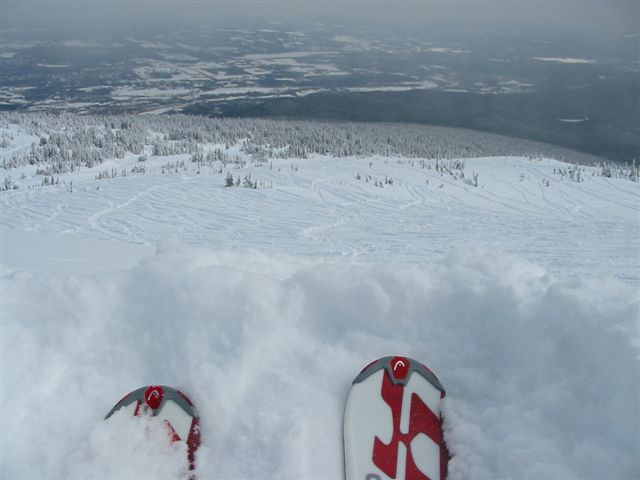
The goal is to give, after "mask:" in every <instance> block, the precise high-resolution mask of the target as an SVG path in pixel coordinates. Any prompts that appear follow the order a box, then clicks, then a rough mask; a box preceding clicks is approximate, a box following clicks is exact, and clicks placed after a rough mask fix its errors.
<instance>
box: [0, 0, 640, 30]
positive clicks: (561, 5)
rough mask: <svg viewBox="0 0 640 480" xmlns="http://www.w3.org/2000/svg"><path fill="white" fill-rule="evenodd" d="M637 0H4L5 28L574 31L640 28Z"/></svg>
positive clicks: (2, 6)
mask: <svg viewBox="0 0 640 480" xmlns="http://www.w3.org/2000/svg"><path fill="white" fill-rule="evenodd" d="M639 4H640V2H638V1H637V0H551V1H546V0H538V1H531V0H529V1H524V0H513V1H485V0H475V1H468V0H460V1H446V2H443V1H414V2H402V1H398V2H391V1H377V2H373V1H348V2H338V1H310V0H307V1H300V0H298V1H295V2H293V1H291V2H283V1H279V2H270V1H252V2H247V1H244V2H243V1H234V2H220V1H188V0H185V1H182V2H174V1H123V0H111V1H98V0H76V1H67V0H65V1H57V0H49V1H46V0H38V1H31V0H0V6H1V8H0V14H1V16H2V28H3V29H10V28H12V27H16V28H25V27H37V28H41V27H44V26H47V27H51V28H52V29H54V30H60V31H64V32H68V33H69V34H73V33H76V32H77V33H84V34H87V33H89V34H90V33H91V32H96V33H98V32H100V33H102V32H105V31H108V30H109V29H115V28H119V29H122V28H123V27H124V28H140V29H145V30H146V29H148V28H152V27H161V28H166V26H169V25H172V24H178V25H183V24H202V23H211V22H214V21H217V22H220V21H222V22H225V21H228V22H233V23H235V24H237V23H241V22H242V21H251V22H256V21H258V22H260V21H264V22H267V21H274V20H283V21H287V22H293V23H295V22H296V21H300V22H302V21H304V22H306V21H309V20H316V21H321V22H325V23H336V24H346V25H349V24H353V23H357V24H361V25H368V26H372V27H376V28H386V27H388V28H390V29H401V28H403V27H406V28H411V29H415V28H420V27H422V26H424V27H425V28H430V27H437V26H441V27H445V28H449V27H456V26H461V27H472V26H477V27H480V28H485V27H513V26H516V27H522V26H532V27H539V26H543V27H546V28H554V29H555V28H560V29H564V30H570V31H572V32H576V31H579V32H582V33H590V32H593V33H605V34H624V33H638V32H639V31H640V18H639Z"/></svg>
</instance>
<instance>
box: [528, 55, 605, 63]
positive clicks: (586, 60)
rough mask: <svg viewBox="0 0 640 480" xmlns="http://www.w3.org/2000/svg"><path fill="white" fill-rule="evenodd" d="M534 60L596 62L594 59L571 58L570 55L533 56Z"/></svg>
mask: <svg viewBox="0 0 640 480" xmlns="http://www.w3.org/2000/svg"><path fill="white" fill-rule="evenodd" d="M533 59H534V60H538V61H539V62H554V63H573V64H591V63H596V61H595V60H590V59H584V58H571V57H533Z"/></svg>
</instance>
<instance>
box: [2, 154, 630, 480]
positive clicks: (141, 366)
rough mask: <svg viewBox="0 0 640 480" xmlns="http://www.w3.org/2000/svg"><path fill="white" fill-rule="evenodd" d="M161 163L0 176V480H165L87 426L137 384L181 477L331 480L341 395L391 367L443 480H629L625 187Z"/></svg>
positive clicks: (358, 163)
mask: <svg viewBox="0 0 640 480" xmlns="http://www.w3.org/2000/svg"><path fill="white" fill-rule="evenodd" d="M179 159H187V156H176V157H169V160H170V161H176V160H179ZM167 161H168V157H162V158H151V159H150V160H149V161H148V162H146V169H147V173H145V174H144V175H129V176H127V177H118V178H115V179H109V180H102V181H99V180H95V176H96V175H97V173H98V172H100V171H102V170H104V169H105V168H111V166H112V165H110V164H109V165H104V164H103V165H101V166H98V167H95V168H94V169H86V168H84V169H81V170H80V171H77V172H74V173H69V174H63V175H60V178H61V183H60V184H59V185H56V186H52V187H36V184H37V181H39V178H38V177H33V172H32V171H31V170H29V169H28V167H21V168H20V169H15V170H14V171H10V172H8V173H9V174H11V175H12V177H13V178H15V179H18V178H20V172H24V173H25V178H24V179H21V180H20V182H21V183H20V190H17V191H8V192H2V194H1V196H0V207H1V208H2V215H1V217H0V227H1V231H0V232H1V234H2V237H1V242H0V243H1V244H2V251H1V253H2V256H1V262H0V263H1V266H2V270H1V276H0V280H1V285H2V288H1V292H0V293H1V300H0V304H1V312H0V313H1V316H0V318H1V328H2V330H1V348H2V359H1V360H2V362H1V368H2V371H1V376H2V393H1V405H0V407H1V411H2V429H1V433H2V442H1V444H2V447H1V448H2V462H1V471H0V476H1V477H2V478H87V477H90V478H180V477H186V455H185V453H184V451H183V450H181V446H180V445H176V444H169V443H167V442H166V438H165V437H164V436H163V435H160V434H157V432H156V431H157V430H158V429H160V428H161V426H160V425H157V424H155V423H154V422H153V419H149V418H139V419H130V418H125V417H124V416H123V415H116V416H114V417H113V418H111V419H110V420H109V421H106V422H105V421H102V419H103V418H104V415H105V414H106V413H107V412H108V411H109V410H110V409H111V407H112V406H113V405H114V404H115V403H116V402H117V401H118V400H119V399H120V398H121V397H122V396H123V395H124V394H125V393H127V392H129V391H131V390H133V389H135V388H137V387H140V386H143V385H147V384H166V385H172V386H174V387H176V388H179V389H181V390H183V391H184V392H185V393H186V394H187V395H189V397H190V398H191V399H192V400H193V401H194V403H195V404H196V406H197V408H198V410H199V412H200V415H201V422H202V442H203V443H202V447H201V449H200V450H199V454H198V457H197V472H196V473H197V475H198V478H217V479H239V478H242V479H245V478H246V479H249V478H255V479H257V478H261V479H262V478H272V479H300V478H304V479H328V478H333V479H338V478H342V477H343V464H342V462H343V460H342V447H341V435H342V432H341V429H342V414H343V410H344V406H345V401H346V397H347V393H348V389H349V385H350V383H351V381H352V380H353V378H354V377H355V376H356V374H357V373H358V372H359V371H360V369H361V368H362V367H364V365H366V364H368V363H369V362H370V361H371V360H373V359H375V358H376V357H379V356H384V355H393V354H403V355H407V356H411V357H415V358H417V359H420V360H422V361H424V362H425V363H426V364H427V365H428V366H429V367H431V368H432V369H433V370H434V371H435V372H436V374H437V375H438V377H439V378H440V380H441V381H442V382H443V384H444V386H445V387H446V388H447V399H446V401H445V404H444V412H445V418H446V425H445V427H446V439H447V441H448V445H449V448H450V450H451V453H452V454H453V458H452V460H451V463H450V475H449V478H451V479H452V480H457V479H467V478H473V479H496V478H519V479H529V478H531V479H533V478H536V479H538V478H566V479H586V478H615V479H631V478H635V477H636V476H637V472H638V471H640V459H639V458H638V455H637V448H638V445H639V442H640V433H639V432H640V409H638V398H639V395H640V376H639V375H638V371H639V370H638V368H639V367H640V365H639V361H640V323H639V318H640V298H639V295H638V287H639V286H640V275H639V273H640V255H639V252H638V249H637V238H639V234H640V221H639V220H640V218H639V212H640V202H638V200H639V198H640V190H639V186H638V184H637V183H634V182H631V181H629V180H625V179H620V178H605V177H601V176H598V175H595V172H596V169H595V168H591V167H585V168H584V173H583V176H582V178H583V181H582V182H580V183H578V182H574V181H571V180H570V179H569V178H568V177H566V176H560V175H558V174H554V169H560V168H567V167H568V166H567V165H564V164H561V163H559V162H557V161H554V160H539V161H531V160H526V159H521V158H512V157H504V158H484V159H473V160H467V161H466V167H465V169H466V170H465V171H466V173H467V175H466V176H467V177H468V178H467V180H468V179H469V178H470V177H471V173H472V172H476V173H478V178H479V186H478V187H474V186H473V185H471V184H470V182H469V181H464V180H462V179H460V178H457V179H456V178H453V176H451V175H448V174H445V175H441V174H440V173H438V172H436V171H435V170H434V169H424V168H421V167H419V166H418V161H417V160H416V161H415V162H410V161H409V160H407V159H385V158H366V159H359V158H346V159H331V158H326V157H320V156H317V157H313V158H310V159H306V160H296V161H291V160H273V163H272V168H270V167H269V166H268V165H263V166H256V165H252V164H250V163H249V164H247V165H246V166H245V167H242V168H238V169H233V168H231V167H230V171H231V173H232V174H233V175H234V176H236V177H237V176H242V177H244V176H245V175H247V174H248V173H251V174H252V178H253V179H257V180H259V182H260V186H259V188H257V189H255V190H253V189H245V188H225V187H224V186H223V184H224V175H225V174H226V171H225V172H224V173H222V174H218V173H216V168H217V167H214V168H208V167H203V168H202V169H201V173H200V174H197V173H196V172H195V166H194V165H192V164H190V163H189V162H187V163H188V168H187V169H186V170H179V171H178V172H177V173H166V172H165V173H164V174H163V173H161V165H162V164H164V163H166V162H167ZM135 162H136V160H135V159H134V158H133V157H132V156H128V157H127V158H125V159H124V160H113V165H114V166H115V165H117V169H118V170H120V168H124V166H127V167H131V166H132V165H133V164H134V163H135ZM357 173H359V174H360V176H361V179H360V180H358V179H356V174H357ZM592 173H593V175H592ZM2 175H3V176H4V175H7V172H2ZM368 175H369V176H371V180H370V181H369V182H367V181H365V178H366V177H367V176H368ZM386 177H392V178H393V183H392V184H385V185H384V188H381V187H379V186H375V185H374V183H373V181H374V179H375V180H379V181H380V182H381V183H382V180H384V179H385V178H386ZM547 180H548V181H549V186H546V181H547ZM71 181H73V191H70V190H71V189H70V188H69V186H70V182H71ZM30 187H31V188H30ZM98 187H99V188H98ZM154 432H156V433H154Z"/></svg>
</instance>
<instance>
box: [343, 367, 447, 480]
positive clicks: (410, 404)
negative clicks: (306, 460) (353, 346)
mask: <svg viewBox="0 0 640 480" xmlns="http://www.w3.org/2000/svg"><path fill="white" fill-rule="evenodd" d="M444 397H445V389H444V387H443V386H442V384H441V383H440V381H439V380H438V378H437V377H436V376H435V375H434V374H433V372H432V371H431V370H429V369H428V368H427V367H426V366H424V365H423V364H422V363H420V362H418V361H416V360H414V359H411V358H408V357H399V356H396V357H384V358H380V359H378V360H376V361H374V362H372V363H370V364H369V365H368V366H366V367H365V368H364V369H363V370H362V371H361V372H360V374H359V375H358V376H357V377H356V378H355V380H354V381H353V383H352V386H351V390H350V392H349V396H348V399H347V405H346V409H345V415H344V432H343V434H344V459H345V477H346V480H390V479H394V480H396V479H404V480H445V479H446V476H447V464H448V461H449V453H448V451H447V447H446V444H445V441H444V435H443V428H442V416H441V403H442V399H444Z"/></svg>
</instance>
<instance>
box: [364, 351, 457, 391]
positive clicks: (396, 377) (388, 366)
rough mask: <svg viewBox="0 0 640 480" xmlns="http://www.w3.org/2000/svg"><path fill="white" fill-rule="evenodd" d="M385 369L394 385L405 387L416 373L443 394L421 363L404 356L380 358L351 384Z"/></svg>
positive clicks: (432, 376) (432, 375) (438, 383)
mask: <svg viewBox="0 0 640 480" xmlns="http://www.w3.org/2000/svg"><path fill="white" fill-rule="evenodd" d="M381 369H385V370H386V371H387V373H388V374H389V377H390V378H391V380H392V381H393V383H395V384H400V385H406V384H407V382H408V381H409V378H410V377H411V374H413V373H414V372H415V373H418V374H419V375H421V376H422V377H424V378H425V379H426V380H427V381H428V382H429V383H431V384H432V385H433V386H434V387H435V388H437V389H438V390H440V392H441V393H442V395H444V394H445V389H444V387H443V386H442V383H440V380H438V377H437V376H436V375H435V373H433V372H432V371H431V369H429V368H428V367H427V366H426V365H424V364H423V363H421V362H419V361H417V360H415V359H413V358H410V357H405V356H400V355H395V356H388V357H382V358H379V359H377V360H374V361H373V362H371V363H369V364H368V365H367V366H366V367H364V368H363V369H362V371H361V372H360V373H359V374H358V376H357V377H356V378H355V379H354V380H353V383H354V384H355V383H360V382H362V381H364V380H365V379H366V378H368V377H369V376H371V375H372V374H374V373H375V372H377V371H378V370H381Z"/></svg>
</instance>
